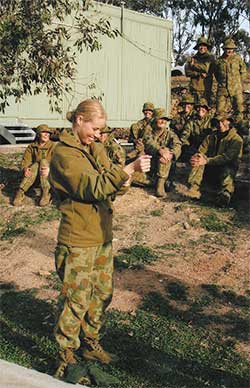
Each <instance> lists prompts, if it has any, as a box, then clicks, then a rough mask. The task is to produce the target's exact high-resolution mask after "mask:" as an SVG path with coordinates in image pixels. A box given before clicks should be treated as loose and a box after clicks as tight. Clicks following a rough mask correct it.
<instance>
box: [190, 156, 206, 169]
mask: <svg viewBox="0 0 250 388" xmlns="http://www.w3.org/2000/svg"><path fill="white" fill-rule="evenodd" d="M190 164H191V166H192V167H199V166H204V165H205V164H207V159H206V158H205V157H204V155H202V154H195V155H193V156H192V157H191V159H190Z"/></svg>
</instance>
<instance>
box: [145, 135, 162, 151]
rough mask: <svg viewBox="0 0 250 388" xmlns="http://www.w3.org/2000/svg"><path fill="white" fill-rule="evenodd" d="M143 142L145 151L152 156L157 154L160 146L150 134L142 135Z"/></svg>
mask: <svg viewBox="0 0 250 388" xmlns="http://www.w3.org/2000/svg"><path fill="white" fill-rule="evenodd" d="M143 143H144V149H145V153H146V154H149V155H152V156H155V155H157V154H158V151H159V150H160V149H161V148H162V147H161V146H160V145H159V144H158V142H157V140H155V139H154V138H153V136H152V135H151V134H148V135H147V136H144V137H143Z"/></svg>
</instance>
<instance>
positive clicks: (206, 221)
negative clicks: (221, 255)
mask: <svg viewBox="0 0 250 388" xmlns="http://www.w3.org/2000/svg"><path fill="white" fill-rule="evenodd" d="M201 225H202V227H203V228H205V229H206V230H208V231H210V232H228V231H229V228H230V226H229V224H228V223H227V222H225V221H223V220H221V219H219V218H218V216H217V215H216V214H215V213H210V214H208V215H205V216H203V217H201Z"/></svg>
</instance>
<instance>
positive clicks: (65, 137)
mask: <svg viewBox="0 0 250 388" xmlns="http://www.w3.org/2000/svg"><path fill="white" fill-rule="evenodd" d="M59 140H60V142H62V143H64V144H66V145H68V146H70V147H74V148H78V149H79V150H81V151H85V152H88V151H87V149H88V146H84V145H83V144H82V143H80V141H78V140H77V138H76V137H75V135H74V133H73V131H72V130H67V129H64V130H63V131H62V132H61V133H60V136H59Z"/></svg>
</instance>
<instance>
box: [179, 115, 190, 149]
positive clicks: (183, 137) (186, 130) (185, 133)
mask: <svg viewBox="0 0 250 388" xmlns="http://www.w3.org/2000/svg"><path fill="white" fill-rule="evenodd" d="M191 132H192V122H191V121H188V122H187V123H186V125H185V126H184V128H183V131H182V134H181V137H180V140H181V143H182V145H190V142H189V138H190V135H191Z"/></svg>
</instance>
